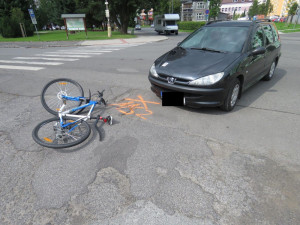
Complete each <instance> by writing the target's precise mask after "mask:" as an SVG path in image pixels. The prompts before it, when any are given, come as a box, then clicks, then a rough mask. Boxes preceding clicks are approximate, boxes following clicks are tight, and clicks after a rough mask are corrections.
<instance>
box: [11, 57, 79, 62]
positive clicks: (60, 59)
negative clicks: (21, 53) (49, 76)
mask: <svg viewBox="0 0 300 225" xmlns="http://www.w3.org/2000/svg"><path fill="white" fill-rule="evenodd" d="M14 59H42V60H50V61H67V62H73V61H77V60H79V59H64V58H45V57H15V58H14Z"/></svg>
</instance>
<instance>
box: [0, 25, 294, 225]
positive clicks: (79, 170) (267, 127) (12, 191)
mask: <svg viewBox="0 0 300 225" xmlns="http://www.w3.org/2000/svg"><path fill="white" fill-rule="evenodd" d="M136 33H137V34H139V35H141V36H143V35H144V36H149V35H153V33H154V31H153V30H151V29H150V28H148V29H143V30H142V31H137V32H136ZM154 35H155V34H154ZM168 37H169V39H168V40H165V41H160V42H153V43H139V44H138V45H133V44H126V43H123V44H111V45H97V46H81V47H80V46H75V45H74V44H73V45H70V46H69V47H47V46H45V45H44V44H40V45H39V44H35V45H34V46H30V47H29V48H28V46H26V44H23V45H17V46H15V47H16V48H5V47H4V46H3V45H2V47H1V45H0V108H1V111H0V125H1V128H0V171H1V172H0V174H1V176H0V198H1V201H0V224H101V225H102V224H128V225H129V224H130V225H132V224H137V225H139V224H171V225H174V224H205V225H206V224H224V225H225V224H239V225H240V224H295V225H296V224H300V194H299V187H300V163H299V162H300V154H299V150H300V149H299V148H300V147H299V146H300V135H299V134H300V89H299V83H300V76H299V69H300V66H299V52H300V45H299V44H300V34H299V33H298V34H284V35H281V36H280V38H281V40H282V57H281V59H280V61H279V64H278V67H277V69H276V71H275V76H274V78H273V79H272V80H271V81H269V82H259V83H258V84H256V85H255V86H253V87H252V88H250V89H249V90H247V91H246V92H245V93H244V95H243V96H242V99H241V100H240V101H239V102H238V105H237V107H236V108H235V110H234V111H232V112H230V113H225V112H222V111H220V110H219V109H217V108H202V109H191V108H186V107H162V106H161V101H160V99H159V98H157V97H156V96H155V95H154V94H153V93H152V92H151V91H150V85H149V82H148V78H147V76H148V70H149V68H150V66H151V65H152V63H153V61H154V60H155V59H156V58H157V57H159V56H160V55H162V54H163V53H165V52H166V51H168V50H170V49H171V48H172V47H174V46H175V45H176V44H177V43H178V42H180V41H181V40H183V39H184V38H185V37H186V34H183V33H180V34H179V35H178V36H175V35H171V36H168ZM75 44H77V43H75ZM6 47H7V46H6ZM105 50H106V51H105ZM101 51H102V52H101ZM76 52H77V53H86V54H81V56H83V55H86V56H90V57H89V58H84V57H77V58H76V57H72V58H71V59H77V60H76V61H62V59H68V58H69V57H67V56H68V53H72V54H73V56H74V54H75V53H76ZM91 52H94V53H102V54H90V53H91ZM49 55H58V56H49ZM16 57H23V58H16ZM24 57H25V58H24ZM26 57H31V59H30V58H26ZM32 57H35V59H32ZM38 57H44V58H52V59H53V58H60V59H58V60H56V61H55V60H49V59H48V60H46V59H37V58H38ZM7 61H14V62H11V63H8V62H7ZM16 61H23V63H22V62H20V63H16ZM24 61H26V62H58V63H62V64H59V65H38V64H35V65H33V64H24ZM3 65H5V66H6V69H5V68H4V66H3ZM9 65H10V66H24V67H25V66H30V67H34V68H36V67H40V68H41V69H39V70H37V71H35V70H25V69H20V70H18V69H16V68H15V69H11V68H10V69H8V67H7V66H9ZM1 66H2V68H1ZM60 77H65V78H71V79H74V80H76V81H78V82H79V83H80V84H81V85H82V86H83V87H84V89H85V91H86V93H88V89H91V91H92V93H93V92H95V91H96V90H103V89H105V92H104V94H105V98H106V99H107V100H108V102H109V104H110V105H109V106H108V107H107V108H105V109H103V108H97V109H96V112H95V114H97V113H101V114H102V115H108V114H110V115H112V116H113V118H114V119H115V124H114V125H113V126H106V125H105V126H103V127H102V130H103V133H102V134H103V137H104V139H103V141H101V142H99V140H98V134H97V133H94V132H93V133H92V135H91V136H90V138H89V139H88V140H87V141H86V142H85V143H83V144H81V145H80V146H78V147H73V148H71V149H62V150H53V149H48V148H43V147H41V146H39V145H37V144H36V143H35V142H34V141H33V140H32V138H31V132H32V130H33V128H34V127H35V125H36V124H37V123H39V122H40V121H42V120H45V119H47V118H50V117H51V115H50V114H49V113H48V112H46V110H45V109H43V107H42V105H41V103H40V93H41V90H42V87H43V86H44V85H45V84H46V83H47V82H48V81H50V80H52V79H54V78H60ZM128 99H131V100H128ZM141 100H143V101H146V107H147V108H145V107H140V108H132V107H133V106H132V105H133V104H140V103H141V102H139V101H141ZM129 102H131V103H129ZM125 103H129V105H131V106H129V107H127V108H124V109H122V110H123V111H125V112H127V114H128V115H126V114H124V113H122V112H120V109H118V106H119V107H120V106H124V104H125ZM144 103H145V102H144ZM156 103H158V104H156ZM113 104H114V105H113ZM140 106H143V105H140ZM130 108H131V109H133V113H132V111H130Z"/></svg>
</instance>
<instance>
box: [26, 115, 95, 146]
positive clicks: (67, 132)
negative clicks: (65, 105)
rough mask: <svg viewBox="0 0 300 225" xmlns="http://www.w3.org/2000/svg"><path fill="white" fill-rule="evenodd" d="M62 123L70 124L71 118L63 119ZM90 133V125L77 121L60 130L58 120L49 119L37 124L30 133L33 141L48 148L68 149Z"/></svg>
mask: <svg viewBox="0 0 300 225" xmlns="http://www.w3.org/2000/svg"><path fill="white" fill-rule="evenodd" d="M63 120H64V123H68V122H72V121H73V120H72V118H68V117H64V118H63ZM90 133H91V128H90V125H89V124H88V123H87V122H85V121H83V120H82V121H79V122H78V123H75V124H73V125H70V126H68V127H65V128H61V126H60V121H59V118H51V119H48V120H45V121H43V122H41V123H39V124H38V125H37V126H36V127H35V128H34V129H33V131H32V137H33V140H34V141H35V142H36V143H38V144H40V145H42V146H44V147H48V148H68V147H72V146H75V145H77V144H80V143H81V142H83V141H84V140H86V139H87V138H88V136H89V135H90Z"/></svg>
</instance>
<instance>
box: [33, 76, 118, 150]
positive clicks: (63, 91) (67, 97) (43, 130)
mask: <svg viewBox="0 0 300 225" xmlns="http://www.w3.org/2000/svg"><path fill="white" fill-rule="evenodd" d="M103 92H104V90H103V91H102V92H99V91H98V92H97V93H96V94H94V95H91V92H90V91H89V97H82V96H84V93H83V89H82V87H81V86H80V84H79V83H77V82H76V81H74V80H71V79H64V78H61V79H55V80H52V81H50V82H49V83H47V84H46V85H45V87H44V88H43V90H42V95H41V101H42V105H43V106H44V108H45V109H46V110H47V111H48V112H50V113H51V114H53V115H55V116H58V117H55V118H51V119H48V120H45V121H43V122H41V123H39V124H38V125H37V126H36V127H35V128H34V129H33V131H32V137H33V139H34V141H35V142H37V143H38V144H40V145H42V146H44V147H49V148H67V147H72V146H75V145H78V144H80V143H82V142H83V141H84V140H86V139H87V138H88V137H89V135H90V133H91V128H90V125H89V124H88V123H87V122H86V121H87V120H89V119H96V121H95V123H94V125H95V127H96V129H97V131H98V132H99V136H100V140H101V131H100V128H99V127H97V123H98V122H99V121H103V122H104V123H108V124H109V125H112V122H113V120H112V117H111V116H107V117H102V116H100V115H97V116H96V117H92V116H91V114H92V112H93V110H94V108H95V106H96V105H97V104H99V105H104V106H106V102H105V100H104V98H103ZM92 99H93V100H92ZM83 102H84V103H85V104H83V105H82V103H83ZM87 107H90V109H89V111H88V113H87V114H86V115H76V113H77V114H78V113H80V112H81V111H82V110H84V109H85V108H87Z"/></svg>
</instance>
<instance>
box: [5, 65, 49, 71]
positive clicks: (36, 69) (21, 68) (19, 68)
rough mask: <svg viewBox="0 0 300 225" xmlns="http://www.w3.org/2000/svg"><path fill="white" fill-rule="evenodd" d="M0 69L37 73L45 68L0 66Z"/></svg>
mask: <svg viewBox="0 0 300 225" xmlns="http://www.w3.org/2000/svg"><path fill="white" fill-rule="evenodd" d="M0 69H8V70H32V71H38V70H42V69H45V67H30V66H11V65H0Z"/></svg>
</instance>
